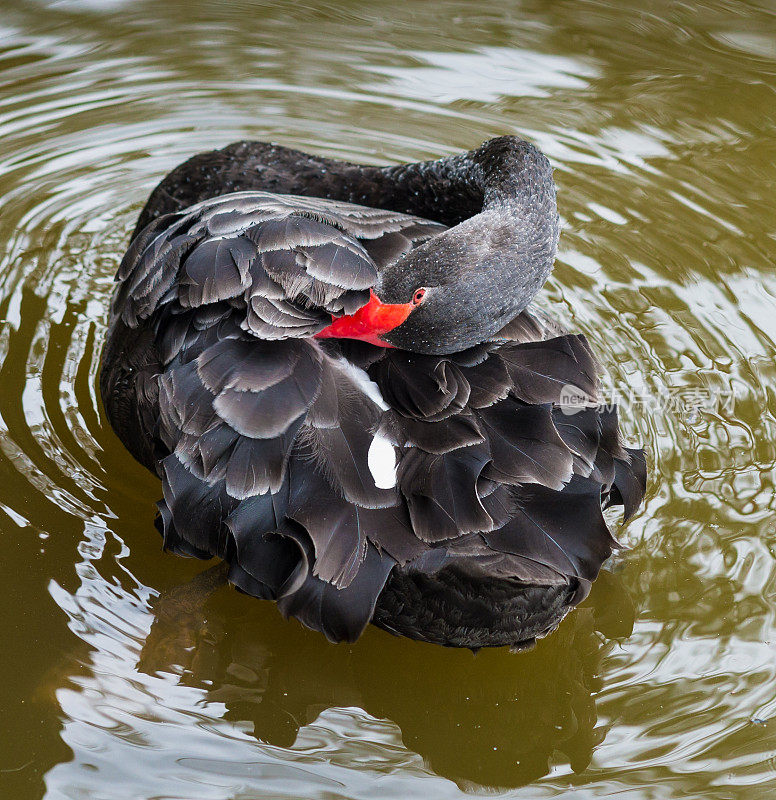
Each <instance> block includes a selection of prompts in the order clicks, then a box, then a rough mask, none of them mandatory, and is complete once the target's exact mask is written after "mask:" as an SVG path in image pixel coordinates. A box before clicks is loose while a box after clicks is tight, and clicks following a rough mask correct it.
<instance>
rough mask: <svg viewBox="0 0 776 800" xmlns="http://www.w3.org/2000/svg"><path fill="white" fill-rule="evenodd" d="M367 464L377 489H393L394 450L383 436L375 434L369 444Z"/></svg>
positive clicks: (394, 477)
mask: <svg viewBox="0 0 776 800" xmlns="http://www.w3.org/2000/svg"><path fill="white" fill-rule="evenodd" d="M367 464H369V471H370V472H371V473H372V478H373V480H374V482H375V486H376V487H377V488H378V489H393V487H394V486H396V451H395V450H394V449H393V445H392V444H391V443H390V442H389V441H388V439H386V438H385V436H382V435H381V434H379V433H376V434H375V438H374V439H372V444H371V445H369V454H368V455H367Z"/></svg>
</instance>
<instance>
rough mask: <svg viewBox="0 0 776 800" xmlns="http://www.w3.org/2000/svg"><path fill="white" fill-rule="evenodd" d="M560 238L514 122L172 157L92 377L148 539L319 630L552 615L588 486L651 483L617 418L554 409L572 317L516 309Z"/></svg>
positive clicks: (486, 622)
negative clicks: (397, 147)
mask: <svg viewBox="0 0 776 800" xmlns="http://www.w3.org/2000/svg"><path fill="white" fill-rule="evenodd" d="M354 202H357V203H359V205H354V204H353V203H354ZM419 215H422V216H419ZM448 226H452V227H448ZM557 236H558V219H557V212H556V208H555V189H554V185H553V182H552V177H551V170H550V166H549V163H548V162H547V160H546V159H545V158H544V156H543V155H541V153H540V152H539V151H538V150H537V149H536V148H534V147H533V146H531V145H529V144H527V143H526V142H521V141H519V140H517V139H514V138H512V137H502V138H500V139H494V140H492V141H490V142H486V143H485V144H484V145H483V146H482V147H480V148H478V149H477V150H474V151H472V152H470V153H466V154H463V155H460V156H454V157H451V158H447V159H442V160H440V161H436V162H425V163H420V164H409V165H402V166H399V167H386V168H378V167H362V166H358V165H353V164H347V163H344V162H337V161H332V160H328V159H321V158H315V157H313V156H309V155H306V154H304V153H299V152H297V151H293V150H288V149H286V148H281V147H277V146H274V145H266V144H262V143H257V142H242V143H238V144H235V145H231V146H230V147H228V148H225V149H224V150H220V151H214V152H212V153H205V154H202V155H199V156H195V157H194V158H193V159H191V160H190V161H188V162H186V163H185V164H183V165H181V166H180V167H178V168H177V169H176V170H174V171H173V172H172V173H170V175H168V176H167V177H166V178H165V179H164V180H163V181H162V183H161V184H160V185H159V186H158V187H157V188H156V189H155V190H154V192H153V194H152V195H151V198H150V199H149V201H148V203H147V204H146V207H145V208H144V209H143V212H142V213H141V215H140V219H139V220H138V225H137V228H136V231H135V234H134V235H133V239H132V242H131V244H130V247H129V250H128V252H127V254H126V256H125V258H124V260H123V262H122V265H121V268H120V270H119V274H118V277H117V280H118V286H117V289H116V293H115V297H114V300H113V305H112V309H111V319H110V330H109V335H108V341H107V343H106V346H105V351H104V354H103V369H102V374H101V384H100V385H101V390H102V395H103V399H104V402H105V407H106V410H107V413H108V417H109V419H110V421H111V424H112V425H113V427H114V429H115V430H116V432H117V433H118V435H119V436H120V438H121V439H122V440H123V441H124V442H125V444H126V445H127V447H128V448H129V450H130V451H131V452H132V454H133V455H134V456H135V457H136V458H137V459H138V460H140V461H141V462H142V463H143V464H145V465H146V466H147V467H148V468H149V469H151V470H153V471H155V472H156V473H157V474H158V475H159V476H160V478H161V479H162V488H163V496H164V497H163V500H161V501H160V503H159V527H160V529H161V531H162V533H163V536H164V543H165V547H166V548H168V549H170V550H173V551H175V552H178V553H181V554H185V555H193V556H198V557H203V558H207V557H211V556H218V557H220V558H223V559H225V560H226V561H228V562H229V564H230V571H229V577H230V580H231V581H232V582H233V583H234V584H235V585H236V586H238V587H239V588H240V589H242V590H243V591H245V592H248V593H250V594H253V595H256V596H257V597H262V598H270V599H273V600H275V601H276V602H277V604H278V607H279V608H280V610H281V611H282V612H283V613H284V614H286V615H292V616H295V617H296V618H297V619H299V620H300V621H301V622H303V623H304V624H305V625H307V626H309V627H311V628H314V629H316V630H320V631H322V632H323V633H325V634H326V636H327V637H328V638H329V639H331V640H333V641H339V640H348V641H352V640H354V639H356V638H357V637H358V636H359V634H360V633H361V631H362V630H363V628H364V627H365V625H366V624H367V623H368V622H369V621H370V620H371V621H373V622H375V624H377V625H380V626H381V627H384V628H386V629H387V630H390V631H393V632H395V633H400V634H404V635H407V636H411V637H414V638H419V639H425V640H428V641H433V642H439V643H442V644H448V645H456V646H467V647H474V648H476V647H481V646H489V645H502V644H509V645H521V644H525V643H526V642H530V641H532V640H533V639H534V638H535V637H536V636H540V635H543V634H545V633H547V632H548V631H550V630H552V629H553V628H554V627H556V626H557V624H558V622H559V621H560V620H561V619H562V617H563V615H564V614H565V613H566V612H567V611H568V609H569V608H571V607H573V605H574V604H576V603H578V602H579V601H580V600H581V599H582V598H583V597H584V596H585V595H586V593H587V591H588V590H589V587H590V583H591V582H592V581H593V580H594V579H595V577H596V575H597V573H598V570H599V568H600V566H601V564H602V562H603V561H604V560H605V559H606V558H607V557H608V556H609V555H610V554H611V551H612V547H614V546H616V543H615V541H614V539H613V538H612V537H611V534H610V532H609V530H608V528H607V526H606V524H605V522H604V518H603V516H602V513H601V509H602V505H603V506H606V505H608V504H612V503H621V504H624V506H625V510H626V513H627V514H631V513H633V511H634V510H635V509H636V508H637V507H638V505H639V504H640V502H641V499H642V496H643V492H644V484H645V465H644V457H643V453H642V452H641V451H635V450H628V449H624V448H623V447H622V446H621V445H620V442H619V435H618V429H617V419H616V415H615V413H614V412H611V411H610V412H607V411H605V410H601V409H599V408H598V407H596V406H594V405H591V406H590V407H588V408H585V409H581V410H579V411H578V413H575V414H573V415H569V414H566V413H564V410H563V409H561V407H560V403H561V399H562V396H563V391H564V388H565V387H568V386H569V385H570V386H573V387H576V389H577V390H578V391H579V392H582V393H583V394H585V395H586V396H588V397H590V398H591V399H592V400H593V401H594V400H595V398H596V397H597V392H598V387H597V379H596V366H595V362H594V360H593V357H592V354H591V352H590V348H589V346H588V345H587V342H586V341H585V339H584V337H582V336H575V335H570V334H566V333H564V332H562V331H560V330H559V329H558V328H557V326H555V325H554V324H553V323H552V322H551V321H549V320H547V319H545V318H544V317H543V316H541V315H539V314H538V313H532V312H530V311H528V310H526V309H527V306H528V304H529V303H530V301H531V300H532V299H533V297H534V296H535V295H536V293H537V292H538V291H539V289H540V288H541V285H542V284H543V282H544V280H545V279H546V277H547V275H548V274H549V271H550V269H551V267H552V262H553V259H554V255H555V247H556V243H557ZM332 320H334V323H332ZM380 326H382V327H380ZM343 331H347V332H346V333H345V334H343ZM342 335H348V336H358V337H360V338H362V339H363V340H364V341H356V340H354V339H348V338H339V337H340V336H342ZM322 337H336V338H322ZM381 343H382V344H383V346H376V345H379V344H381ZM391 455H393V457H394V458H395V460H396V466H395V470H392V469H391V468H390V467H391V465H390V464H389V463H388V464H386V463H383V464H382V466H381V467H380V466H379V465H377V462H378V461H380V460H381V458H382V461H383V462H385V461H386V460H387V461H390V459H391Z"/></svg>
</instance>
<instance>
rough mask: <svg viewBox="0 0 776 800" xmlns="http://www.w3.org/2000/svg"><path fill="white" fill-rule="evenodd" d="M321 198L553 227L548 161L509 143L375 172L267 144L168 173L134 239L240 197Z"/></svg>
mask: <svg viewBox="0 0 776 800" xmlns="http://www.w3.org/2000/svg"><path fill="white" fill-rule="evenodd" d="M251 189H252V190H261V191H268V192H277V193H280V194H299V195H305V196H308V197H325V198H328V199H331V200H344V201H347V202H350V203H358V204H360V205H365V206H372V207H375V208H385V209H390V210H392V211H401V212H404V213H408V214H416V215H418V216H421V217H426V218H427V219H433V220H436V221H438V222H441V223H443V224H446V225H456V224H458V223H459V222H462V221H463V220H465V219H469V218H470V217H473V216H475V215H476V214H478V213H480V212H481V211H483V210H484V209H487V208H501V207H504V206H506V207H507V208H508V209H509V210H510V211H512V212H514V213H517V214H518V215H519V216H525V215H528V216H533V213H532V212H533V211H537V212H540V213H541V214H543V215H544V216H545V217H546V218H548V219H552V220H556V217H557V214H556V211H555V189H554V185H553V182H552V170H551V168H550V165H549V162H548V161H547V159H546V158H545V157H544V156H543V155H542V154H541V153H540V152H539V151H538V150H537V149H536V148H535V147H533V146H532V145H530V144H528V143H527V142H523V141H520V140H519V139H517V138H515V137H512V136H502V137H500V138H498V139H491V140H490V141H489V142H486V143H485V144H483V145H482V146H481V147H479V148H477V149H476V150H472V151H470V152H468V153H463V154H461V155H456V156H450V157H448V158H443V159H439V160H437V161H422V162H419V163H416V164H401V165H398V166H390V167H373V166H366V165H361V164H351V163H348V162H345V161H335V160H333V159H328V158H323V157H319V156H312V155H308V154H307V153H302V152H300V151H298V150H291V149H289V148H286V147H281V146H279V145H273V144H268V143H265V142H237V143H235V144H232V145H229V146H228V147H225V148H224V149H222V150H214V151H211V152H209V153H201V154H199V155H197V156H194V157H193V158H191V159H189V160H188V161H186V162H185V163H184V164H181V165H180V166H179V167H177V168H176V169H174V170H173V171H172V172H171V173H170V174H169V175H168V176H167V177H166V178H165V179H164V180H163V181H162V182H161V183H160V184H159V186H157V187H156V189H155V190H154V191H153V193H152V194H151V197H150V198H149V200H148V202H147V203H146V206H145V208H144V209H143V211H142V212H141V215H140V218H139V220H138V224H137V227H136V229H135V233H138V232H139V231H140V230H142V228H143V227H145V225H147V224H148V223H149V222H150V221H151V220H152V219H154V218H156V217H158V216H160V215H161V214H166V213H171V212H174V211H179V210H181V209H182V208H186V207H187V206H190V205H193V204H194V203H198V202H201V201H202V200H206V199H208V198H211V197H217V196H219V195H223V194H228V193H230V192H236V191H244V190H251Z"/></svg>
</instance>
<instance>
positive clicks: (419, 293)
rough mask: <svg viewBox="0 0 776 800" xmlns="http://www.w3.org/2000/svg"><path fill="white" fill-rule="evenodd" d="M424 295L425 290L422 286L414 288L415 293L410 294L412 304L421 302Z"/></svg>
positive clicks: (415, 304)
mask: <svg viewBox="0 0 776 800" xmlns="http://www.w3.org/2000/svg"><path fill="white" fill-rule="evenodd" d="M405 296H406V295H405ZM425 296H426V290H425V289H424V288H423V287H421V288H420V289H415V294H413V295H412V305H413V306H419V305H420V304H421V303H422V302H423V298H424V297H425Z"/></svg>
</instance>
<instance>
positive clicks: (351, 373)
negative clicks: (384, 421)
mask: <svg viewBox="0 0 776 800" xmlns="http://www.w3.org/2000/svg"><path fill="white" fill-rule="evenodd" d="M339 364H340V367H341V368H342V370H343V371H344V372H346V373H347V375H348V377H349V378H350V379H351V380H352V381H353V383H355V384H356V386H358V388H359V389H360V390H361V391H362V392H363V393H364V394H365V395H366V396H367V397H368V398H369V399H370V400H371V401H372V402H373V403H374V404H375V405H376V406H377V407H378V408H379V409H380V410H382V411H387V410H388V403H386V402H385V400H384V399H383V396H382V394H381V393H380V387H379V386H378V385H377V384H376V383H375V382H374V381H373V380H372V379H371V378H370V377H369V375H367V374H366V372H365V371H364V370H363V369H361V367H357V366H356V365H355V364H351V363H350V362H349V361H346V360H345V359H344V358H343V359H340V362H339Z"/></svg>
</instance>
